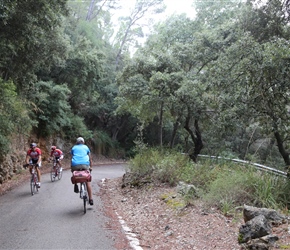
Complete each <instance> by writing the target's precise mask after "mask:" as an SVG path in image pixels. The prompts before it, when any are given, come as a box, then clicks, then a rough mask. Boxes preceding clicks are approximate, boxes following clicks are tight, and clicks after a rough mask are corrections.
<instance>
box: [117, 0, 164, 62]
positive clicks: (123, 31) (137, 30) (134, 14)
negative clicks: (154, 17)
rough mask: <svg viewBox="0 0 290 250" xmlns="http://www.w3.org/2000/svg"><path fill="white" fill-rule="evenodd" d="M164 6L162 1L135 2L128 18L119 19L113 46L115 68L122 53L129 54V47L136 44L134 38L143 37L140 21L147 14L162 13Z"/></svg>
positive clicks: (137, 0) (140, 0) (139, 0)
mask: <svg viewBox="0 0 290 250" xmlns="http://www.w3.org/2000/svg"><path fill="white" fill-rule="evenodd" d="M164 8H165V6H164V5H163V0H148V1H142V0H136V3H135V6H134V8H133V9H132V11H131V13H130V16H128V17H121V18H120V22H121V25H120V28H119V31H118V34H117V35H116V41H115V43H114V46H115V47H116V48H117V50H118V52H117V56H116V66H118V64H119V62H120V58H121V55H122V53H124V52H126V53H128V52H129V47H130V45H132V43H133V44H134V43H135V42H136V38H138V37H143V30H142V27H141V25H140V24H139V23H140V21H141V20H142V19H143V18H144V17H145V15H146V14H149V13H150V12H151V11H152V12H153V14H158V13H161V12H163V11H164Z"/></svg>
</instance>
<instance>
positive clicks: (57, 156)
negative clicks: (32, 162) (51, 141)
mask: <svg viewBox="0 0 290 250" xmlns="http://www.w3.org/2000/svg"><path fill="white" fill-rule="evenodd" d="M49 156H50V160H52V159H54V160H55V161H56V162H58V164H59V166H60V168H61V167H62V166H61V160H62V159H63V152H62V151H61V150H60V149H58V148H56V146H51V151H50V155H49Z"/></svg>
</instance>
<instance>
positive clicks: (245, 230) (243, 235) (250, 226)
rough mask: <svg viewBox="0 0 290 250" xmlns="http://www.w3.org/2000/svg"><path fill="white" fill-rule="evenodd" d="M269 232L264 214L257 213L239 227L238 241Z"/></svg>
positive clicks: (259, 236) (245, 240)
mask: <svg viewBox="0 0 290 250" xmlns="http://www.w3.org/2000/svg"><path fill="white" fill-rule="evenodd" d="M271 232H272V231H271V225H270V224H269V222H268V221H267V219H266V217H265V216H264V215H258V216H257V217H255V218H253V219H251V220H249V221H247V222H246V224H245V225H242V226H241V227H240V229H239V243H245V242H248V241H249V240H251V239H256V238H261V237H263V236H266V235H268V234H270V233H271Z"/></svg>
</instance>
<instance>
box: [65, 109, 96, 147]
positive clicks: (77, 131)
mask: <svg viewBox="0 0 290 250" xmlns="http://www.w3.org/2000/svg"><path fill="white" fill-rule="evenodd" d="M69 120H70V123H69V124H68V125H67V126H65V127H64V128H63V130H64V131H65V137H64V138H65V139H68V140H71V141H73V142H75V140H76V138H77V137H79V136H82V137H83V138H85V139H87V138H92V131H90V130H88V128H87V126H86V125H85V123H84V120H83V118H81V117H79V116H77V115H73V114H69Z"/></svg>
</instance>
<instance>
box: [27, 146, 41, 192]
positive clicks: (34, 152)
mask: <svg viewBox="0 0 290 250" xmlns="http://www.w3.org/2000/svg"><path fill="white" fill-rule="evenodd" d="M25 162H26V165H29V172H30V173H31V174H32V166H31V165H30V164H36V166H35V169H36V172H37V178H38V183H37V185H38V187H39V188H40V177H41V173H40V169H39V168H40V167H41V150H40V148H38V147H37V145H36V143H34V142H33V143H31V144H30V149H29V150H28V151H27V154H26V159H25Z"/></svg>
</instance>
